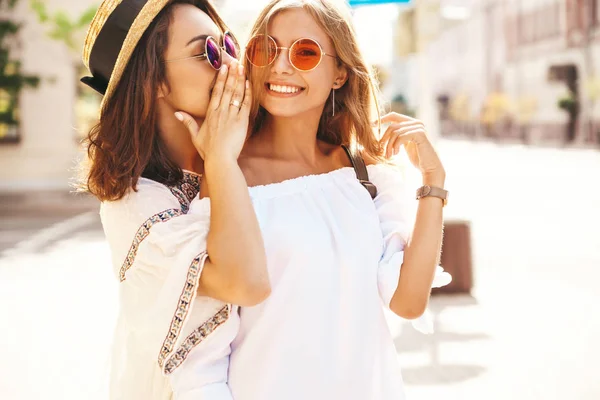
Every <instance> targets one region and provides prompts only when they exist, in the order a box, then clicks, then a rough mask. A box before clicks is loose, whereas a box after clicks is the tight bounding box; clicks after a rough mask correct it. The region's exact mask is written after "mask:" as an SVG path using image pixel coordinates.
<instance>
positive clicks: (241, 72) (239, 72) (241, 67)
mask: <svg viewBox="0 0 600 400" xmlns="http://www.w3.org/2000/svg"><path fill="white" fill-rule="evenodd" d="M238 75H239V76H243V75H244V66H243V65H242V64H240V65H239V66H238Z"/></svg>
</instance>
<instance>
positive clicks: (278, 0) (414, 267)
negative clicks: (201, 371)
mask: <svg viewBox="0 0 600 400" xmlns="http://www.w3.org/2000/svg"><path fill="white" fill-rule="evenodd" d="M246 68H247V70H248V71H249V75H250V78H251V79H250V80H251V83H252V85H253V93H254V95H255V96H254V99H255V100H256V104H255V107H254V115H253V116H252V117H251V124H252V125H251V126H252V132H251V136H250V138H249V140H248V141H247V143H246V145H245V147H244V149H243V151H242V154H241V157H240V166H241V168H242V171H243V173H244V175H245V177H246V180H247V182H248V184H249V186H250V195H251V197H252V201H253V204H254V208H255V211H256V214H257V217H258V220H259V223H260V226H261V232H262V235H263V239H264V241H265V248H266V254H267V265H268V270H269V275H270V282H271V288H272V292H271V295H270V296H269V298H267V299H266V300H265V301H263V302H262V303H260V304H258V305H256V306H253V307H242V308H241V313H240V331H239V333H238V335H237V337H236V339H235V340H234V342H233V345H232V354H231V356H230V367H229V386H230V388H231V391H232V394H233V397H234V399H235V400H280V399H286V400H296V399H298V400H300V399H302V400H306V399H312V400H315V399H323V400H325V399H327V400H330V399H340V400H341V399H344V400H349V399H356V400H367V399H368V400H375V399H377V400H388V399H389V400H392V399H394V400H398V399H402V398H403V388H402V379H401V376H400V372H399V368H398V364H397V355H396V352H395V349H394V343H393V340H392V337H391V334H390V332H389V329H388V326H387V324H386V320H385V318H384V306H385V307H389V309H391V310H392V311H393V312H394V313H396V314H398V315H399V316H401V317H404V318H408V319H416V318H418V317H420V316H421V315H422V314H423V313H424V311H425V309H426V306H427V304H428V300H429V295H430V290H431V287H432V285H435V286H437V285H442V284H446V283H448V282H449V276H448V275H447V274H444V273H440V274H438V275H437V278H438V279H437V281H435V279H434V278H435V277H436V271H438V268H437V265H438V258H439V252H440V246H441V239H442V209H443V206H444V205H445V203H446V196H447V192H446V191H445V190H444V182H445V171H444V167H443V165H442V163H441V162H440V159H439V158H438V156H437V155H436V152H435V151H434V148H433V146H432V145H431V143H430V142H429V140H428V139H427V134H426V131H425V128H424V126H423V123H422V122H421V121H418V120H415V119H412V118H408V117H404V116H401V115H397V114H391V115H387V116H385V117H383V118H382V119H381V122H382V123H388V122H389V123H391V125H390V127H389V128H388V129H387V131H386V132H385V133H384V134H383V136H382V137H381V139H380V140H378V139H377V137H376V135H375V134H374V130H373V127H372V121H374V120H376V119H377V118H376V116H374V115H372V113H371V111H372V110H373V109H375V104H374V99H375V92H374V91H375V85H374V83H373V81H372V74H371V71H369V68H368V67H367V65H366V64H365V61H364V59H363V57H362V55H361V53H360V51H359V49H358V46H357V41H356V37H355V34H354V31H353V28H352V25H351V22H350V15H349V12H348V9H347V8H346V6H345V4H344V3H341V4H338V3H335V2H333V1H330V0H275V1H272V2H271V3H270V4H269V5H267V6H266V8H265V9H264V10H263V11H262V13H261V14H260V16H259V17H258V20H257V21H256V23H255V24H254V28H253V29H252V38H251V40H250V41H249V43H248V46H247V49H246ZM401 147H404V148H405V149H406V150H407V152H408V154H409V156H410V159H411V161H412V163H413V164H414V166H415V167H416V168H418V170H419V171H420V172H421V174H422V177H423V186H424V187H423V188H421V189H418V188H414V190H413V188H409V187H407V185H406V184H405V183H404V182H403V179H402V175H401V174H400V173H399V171H398V170H397V169H396V168H395V167H394V166H392V165H390V164H389V163H388V162H387V161H386V159H387V158H388V157H390V156H392V155H393V154H396V153H397V152H398V151H399V150H400V148H401ZM362 160H364V161H365V163H366V164H367V166H366V167H365V166H364V164H362ZM357 177H358V179H357ZM417 189H418V195H417V197H418V198H419V200H415V191H417ZM414 203H418V205H417V207H416V208H417V211H416V216H415V215H414V214H413V213H412V212H411V210H414V208H413V204H414ZM434 281H435V282H434Z"/></svg>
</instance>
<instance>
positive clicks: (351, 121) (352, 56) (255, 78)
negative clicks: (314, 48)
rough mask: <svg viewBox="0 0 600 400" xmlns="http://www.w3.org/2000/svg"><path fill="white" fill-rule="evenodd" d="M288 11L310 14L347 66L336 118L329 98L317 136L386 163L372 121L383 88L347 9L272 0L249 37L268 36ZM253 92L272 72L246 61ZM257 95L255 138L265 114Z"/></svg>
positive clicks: (327, 2)
mask: <svg viewBox="0 0 600 400" xmlns="http://www.w3.org/2000/svg"><path fill="white" fill-rule="evenodd" d="M289 9H303V10H305V11H307V12H308V13H309V14H310V15H311V16H312V17H313V18H314V20H315V21H316V22H317V23H318V24H319V25H320V27H321V28H322V29H323V30H324V31H325V33H326V34H327V35H328V36H329V38H330V39H331V41H332V43H333V46H334V48H335V52H336V54H337V60H338V65H339V66H344V67H346V69H347V71H348V80H347V81H346V83H345V84H344V85H343V86H342V87H341V88H339V89H337V90H336V94H335V116H332V107H333V103H332V95H331V94H330V95H329V98H328V99H327V102H326V106H325V108H324V110H323V114H322V115H321V120H320V122H319V128H318V131H317V138H319V139H321V140H323V141H325V142H328V143H331V144H337V145H341V144H345V145H350V146H352V147H358V148H360V149H361V150H362V151H363V152H364V153H366V155H368V156H370V157H371V158H374V159H376V160H379V161H383V160H384V159H383V156H382V149H381V146H380V145H379V141H378V139H377V138H376V137H375V134H374V132H373V127H372V125H371V122H372V121H375V120H377V121H379V117H380V109H379V104H380V102H379V101H378V96H379V90H378V83H377V81H376V78H375V75H374V73H373V71H372V70H371V68H370V67H369V66H368V64H367V63H366V62H365V60H364V59H363V56H362V54H361V52H360V50H359V47H358V42H357V40H356V34H355V31H354V27H353V25H352V22H351V15H350V11H349V9H348V7H347V6H346V5H345V4H344V3H343V2H342V3H341V4H338V3H337V2H336V1H334V0H272V1H271V2H270V3H269V4H268V5H267V6H266V7H265V8H264V9H263V10H262V12H261V13H260V15H259V16H258V18H257V20H256V22H255V24H254V27H253V28H252V31H251V34H250V37H253V36H255V35H259V34H263V35H266V34H267V33H268V32H267V27H268V25H269V22H270V21H271V20H272V18H273V17H275V15H277V14H278V13H280V12H282V11H285V10H289ZM245 68H246V70H247V71H248V73H249V75H250V77H251V82H252V85H253V87H252V88H253V92H254V93H261V92H262V91H263V85H264V82H265V80H266V74H267V72H268V70H267V69H266V68H256V67H254V66H253V65H252V64H251V63H250V62H249V61H248V60H247V59H245ZM259 102H260V98H259V96H254V104H253V107H252V112H251V119H250V121H253V123H252V126H251V134H254V133H256V132H257V131H258V130H259V129H260V127H261V126H262V124H263V122H264V120H265V117H266V116H267V111H266V110H265V109H264V108H263V107H262V106H260V104H259Z"/></svg>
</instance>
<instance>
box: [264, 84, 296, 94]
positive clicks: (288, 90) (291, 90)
mask: <svg viewBox="0 0 600 400" xmlns="http://www.w3.org/2000/svg"><path fill="white" fill-rule="evenodd" d="M269 89H271V90H272V91H274V92H277V93H297V92H299V91H300V88H299V87H293V86H283V85H271V84H269Z"/></svg>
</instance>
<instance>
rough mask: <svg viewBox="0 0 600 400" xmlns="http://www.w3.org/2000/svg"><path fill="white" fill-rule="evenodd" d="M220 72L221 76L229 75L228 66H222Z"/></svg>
mask: <svg viewBox="0 0 600 400" xmlns="http://www.w3.org/2000/svg"><path fill="white" fill-rule="evenodd" d="M220 72H221V75H225V74H226V73H227V65H222V66H221V71H220Z"/></svg>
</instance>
